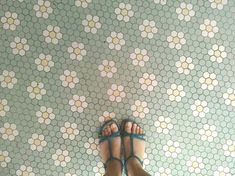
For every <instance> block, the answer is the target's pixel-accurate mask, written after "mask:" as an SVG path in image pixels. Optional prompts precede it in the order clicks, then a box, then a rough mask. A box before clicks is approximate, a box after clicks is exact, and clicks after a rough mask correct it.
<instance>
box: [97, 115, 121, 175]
mask: <svg viewBox="0 0 235 176" xmlns="http://www.w3.org/2000/svg"><path fill="white" fill-rule="evenodd" d="M113 123H114V124H116V125H117V127H118V131H117V132H115V133H113V134H111V135H110V136H103V135H102V131H103V129H105V128H106V127H107V126H108V125H111V124H113ZM116 137H121V134H120V129H119V126H118V124H117V122H116V121H115V120H112V119H111V120H108V121H106V122H105V123H104V124H103V125H102V126H101V127H100V130H99V144H101V143H102V142H105V141H108V145H109V158H108V159H107V160H106V161H105V163H104V168H105V169H106V168H107V164H108V162H110V161H112V160H116V161H118V162H120V164H121V171H122V167H123V164H122V160H121V159H119V158H116V157H114V156H113V153H112V140H113V139H114V138H116ZM120 153H121V152H120ZM120 158H121V156H120Z"/></svg>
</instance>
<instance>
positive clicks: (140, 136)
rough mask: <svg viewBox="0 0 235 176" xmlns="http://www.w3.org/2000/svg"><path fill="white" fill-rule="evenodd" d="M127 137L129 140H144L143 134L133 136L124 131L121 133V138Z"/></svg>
mask: <svg viewBox="0 0 235 176" xmlns="http://www.w3.org/2000/svg"><path fill="white" fill-rule="evenodd" d="M126 136H129V137H130V138H132V139H133V138H135V139H140V140H145V138H144V137H145V134H133V133H128V132H126V131H123V132H122V137H126Z"/></svg>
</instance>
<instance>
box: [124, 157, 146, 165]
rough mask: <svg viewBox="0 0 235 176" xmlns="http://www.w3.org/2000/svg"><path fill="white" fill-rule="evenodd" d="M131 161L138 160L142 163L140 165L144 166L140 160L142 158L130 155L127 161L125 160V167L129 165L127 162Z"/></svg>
mask: <svg viewBox="0 0 235 176" xmlns="http://www.w3.org/2000/svg"><path fill="white" fill-rule="evenodd" d="M130 159H137V160H138V161H139V162H140V164H141V165H142V166H143V161H142V160H141V159H140V157H138V156H136V155H130V156H129V157H128V158H127V159H125V165H126V164H127V161H128V160H130Z"/></svg>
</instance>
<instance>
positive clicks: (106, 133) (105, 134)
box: [103, 128, 108, 136]
mask: <svg viewBox="0 0 235 176" xmlns="http://www.w3.org/2000/svg"><path fill="white" fill-rule="evenodd" d="M103 132H104V136H107V135H108V131H107V128H105V129H104V131H103Z"/></svg>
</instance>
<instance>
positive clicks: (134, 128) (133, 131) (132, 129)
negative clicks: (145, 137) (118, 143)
mask: <svg viewBox="0 0 235 176" xmlns="http://www.w3.org/2000/svg"><path fill="white" fill-rule="evenodd" d="M136 128H137V124H133V125H132V128H131V132H132V133H136Z"/></svg>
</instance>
